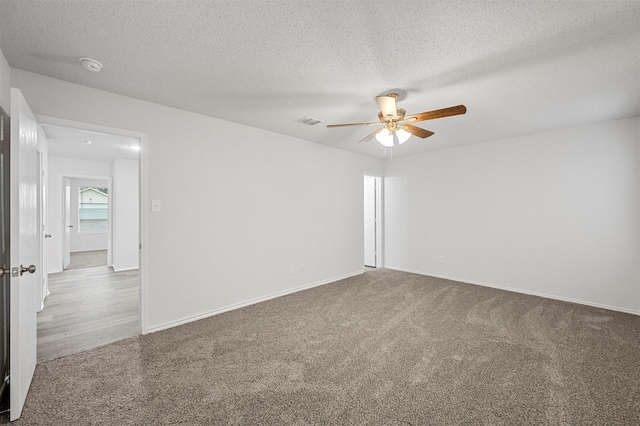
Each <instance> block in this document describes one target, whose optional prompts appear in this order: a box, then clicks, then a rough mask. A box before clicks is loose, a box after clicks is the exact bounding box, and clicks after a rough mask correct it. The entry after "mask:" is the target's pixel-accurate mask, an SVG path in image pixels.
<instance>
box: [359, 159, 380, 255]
mask: <svg viewBox="0 0 640 426" xmlns="http://www.w3.org/2000/svg"><path fill="white" fill-rule="evenodd" d="M365 177H372V178H374V181H375V194H376V197H375V210H376V211H375V213H376V226H375V234H376V236H375V238H376V265H375V266H376V268H382V267H383V266H384V253H383V250H382V247H384V244H383V241H382V240H383V231H384V226H383V223H384V218H383V216H382V215H383V209H382V202H383V185H382V183H383V177H384V176H383V175H382V174H380V173H367V172H365V173H363V175H362V194H363V197H364V179H365ZM362 229H363V230H364V212H363V215H362ZM363 239H364V235H363ZM363 250H364V249H363ZM363 257H364V253H363ZM363 264H364V262H363Z"/></svg>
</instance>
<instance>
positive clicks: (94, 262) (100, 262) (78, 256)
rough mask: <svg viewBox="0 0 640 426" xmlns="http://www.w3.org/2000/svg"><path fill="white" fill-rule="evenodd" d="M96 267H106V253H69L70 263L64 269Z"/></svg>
mask: <svg viewBox="0 0 640 426" xmlns="http://www.w3.org/2000/svg"><path fill="white" fill-rule="evenodd" d="M98 266H107V251H106V250H92V251H77V252H73V253H71V263H70V264H69V266H67V267H66V269H83V268H95V267H98Z"/></svg>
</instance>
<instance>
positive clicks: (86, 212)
mask: <svg viewBox="0 0 640 426" xmlns="http://www.w3.org/2000/svg"><path fill="white" fill-rule="evenodd" d="M108 219H109V190H108V188H96V187H93V186H81V187H80V188H79V189H78V222H79V223H78V231H79V232H107V231H108V230H109V220H108Z"/></svg>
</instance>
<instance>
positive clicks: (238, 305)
mask: <svg viewBox="0 0 640 426" xmlns="http://www.w3.org/2000/svg"><path fill="white" fill-rule="evenodd" d="M363 272H364V271H356V272H352V273H349V274H346V275H342V276H339V277H334V278H329V279H327V280H322V281H318V282H315V283H311V284H305V285H303V286H300V287H294V288H291V289H288V290H283V291H279V292H277V293H272V294H269V295H267V296H263V297H258V298H256V299H251V300H247V301H245V302H240V303H236V304H233V305H229V306H225V307H223V308H220V309H215V310H213V311H208V312H204V313H202V314H198V315H193V316H190V317H187V318H183V319H180V320H177V321H171V322H168V323H165V324H161V325H158V326H155V327H149V328H147V333H154V332H156V331H160V330H166V329H168V328H172V327H176V326H179V325H183V324H187V323H190V322H193V321H198V320H201V319H204V318H208V317H212V316H214V315H218V314H222V313H224V312H229V311H233V310H235V309H240V308H244V307H246V306H250V305H255V304H256V303H260V302H264V301H267V300H271V299H275V298H277V297H282V296H286V295H288V294H292V293H297V292H299V291H302V290H308V289H310V288H313V287H318V286H321V285H325V284H329V283H333V282H336V281H340V280H343V279H345V278H350V277H354V276H356V275H360V274H362V273H363Z"/></svg>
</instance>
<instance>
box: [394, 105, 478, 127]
mask: <svg viewBox="0 0 640 426" xmlns="http://www.w3.org/2000/svg"><path fill="white" fill-rule="evenodd" d="M465 112H467V107H465V106H464V105H457V106H452V107H449V108H443V109H436V110H433V111H428V112H421V113H420V114H413V115H410V116H408V117H406V118H405V121H410V122H412V123H417V122H418V121H425V120H433V119H435V118H444V117H451V116H452V115H460V114H464V113H465Z"/></svg>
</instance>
